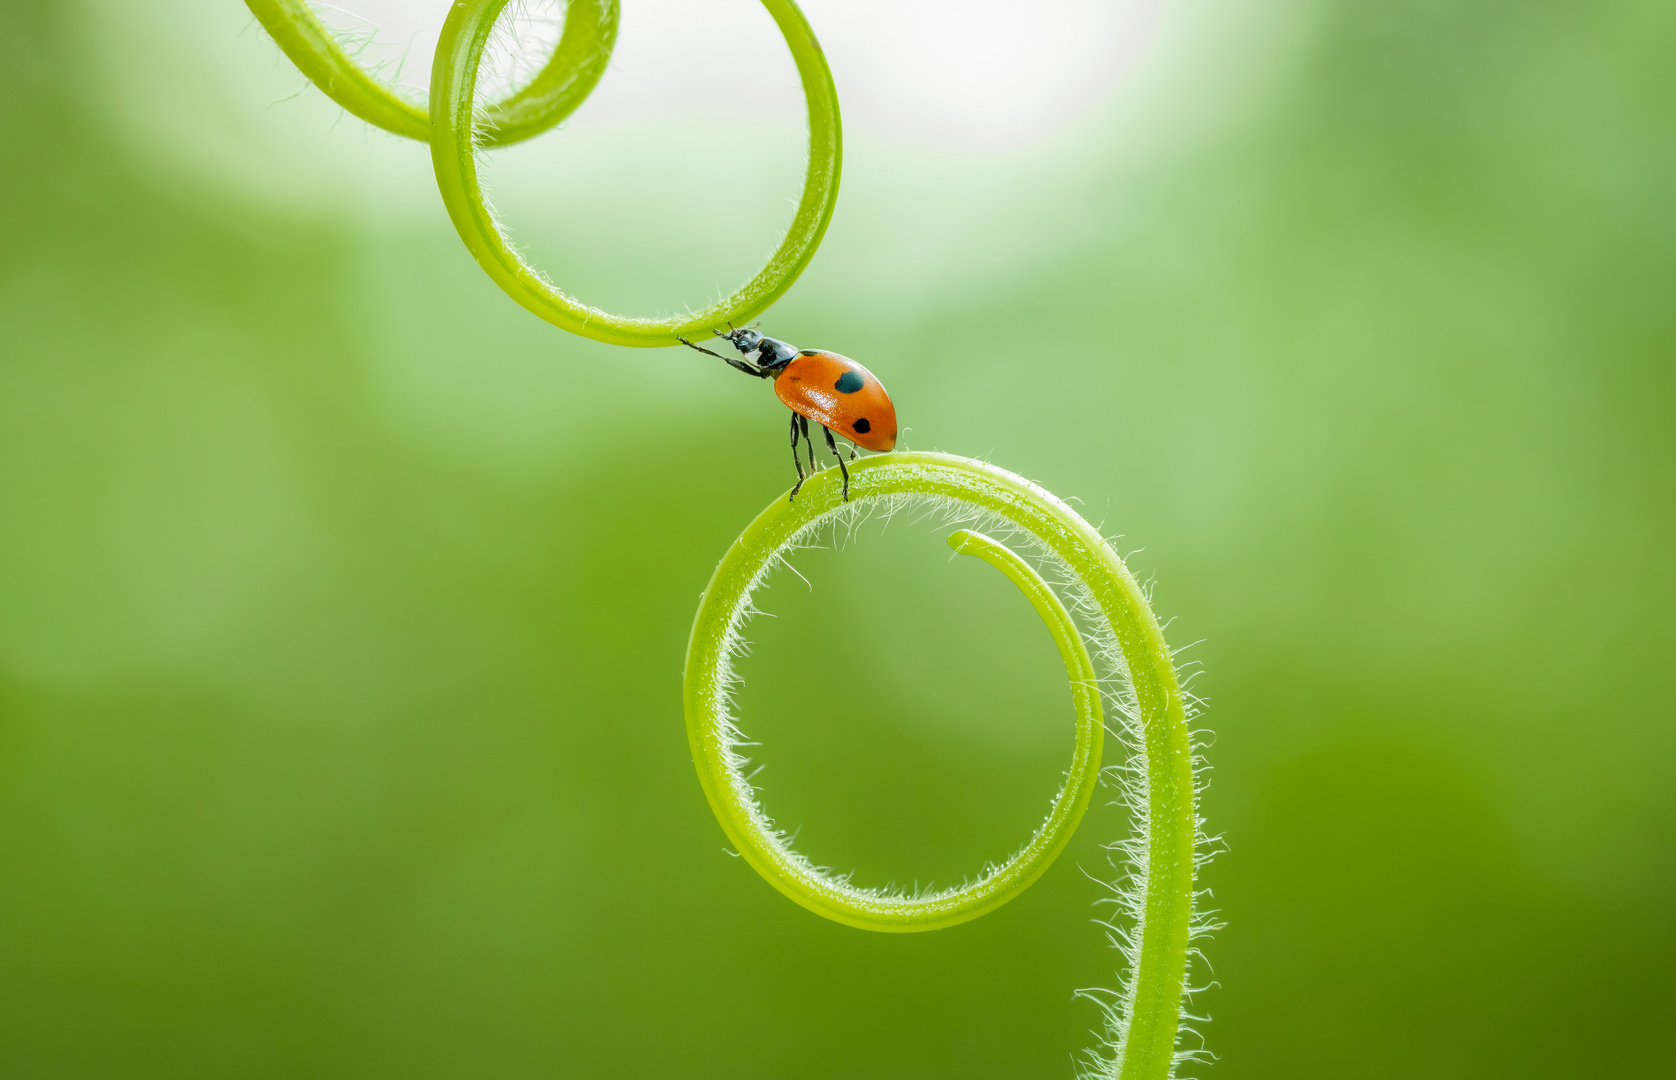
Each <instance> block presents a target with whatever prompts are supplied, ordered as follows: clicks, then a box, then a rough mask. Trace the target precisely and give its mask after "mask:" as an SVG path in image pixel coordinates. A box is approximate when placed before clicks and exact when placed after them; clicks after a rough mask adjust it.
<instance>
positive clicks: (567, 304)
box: [431, 0, 843, 347]
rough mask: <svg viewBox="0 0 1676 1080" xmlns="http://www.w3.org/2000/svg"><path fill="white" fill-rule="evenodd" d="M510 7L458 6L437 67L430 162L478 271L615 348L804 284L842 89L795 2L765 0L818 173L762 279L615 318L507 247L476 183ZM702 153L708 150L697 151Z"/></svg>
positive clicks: (826, 193)
mask: <svg viewBox="0 0 1676 1080" xmlns="http://www.w3.org/2000/svg"><path fill="white" fill-rule="evenodd" d="M507 2H508V0H459V2H456V3H455V4H454V5H453V7H451V8H450V9H449V12H448V19H447V21H446V22H444V23H443V27H442V34H441V37H440V38H439V39H438V41H437V48H436V62H435V64H434V65H433V66H432V68H431V161H432V164H433V165H434V166H435V168H436V182H437V187H438V189H439V190H440V191H441V192H442V201H443V204H444V205H446V206H447V207H448V216H449V217H450V218H452V219H453V221H454V228H455V229H456V230H458V231H459V234H460V239H461V240H463V241H464V242H465V245H466V247H467V248H468V249H469V250H470V251H471V253H472V256H473V257H474V258H476V259H477V264H478V265H479V266H481V267H482V268H483V271H484V273H486V274H488V275H489V277H490V278H491V279H493V280H494V282H495V284H497V285H499V286H500V287H501V288H502V289H503V290H505V292H506V294H507V295H508V296H510V297H512V299H514V300H516V301H518V303H520V304H522V305H523V306H524V307H525V308H527V309H528V310H530V311H532V312H534V313H535V314H536V315H539V316H541V317H542V318H543V319H546V320H547V321H548V322H550V323H552V324H553V325H555V326H558V327H560V328H562V329H565V330H569V331H570V332H572V333H575V334H581V335H582V336H583V337H590V338H593V339H594V340H596V341H603V342H607V343H609V344H613V345H634V346H642V347H657V346H665V345H675V344H678V342H677V341H676V337H677V336H681V337H708V336H709V334H710V331H711V330H720V329H722V328H724V327H726V326H727V325H729V324H744V323H747V322H749V321H750V320H751V319H753V318H755V317H756V316H757V315H759V314H761V313H762V312H763V311H765V310H766V309H767V308H768V306H769V305H770V304H772V303H773V302H774V301H775V300H777V299H779V298H780V296H781V295H782V294H784V293H785V291H786V290H787V289H789V288H790V287H791V285H792V283H793V282H794V281H796V280H797V277H798V275H799V274H801V273H802V272H803V270H804V268H805V267H806V266H808V265H809V260H810V259H812V258H814V254H815V249H816V248H817V247H818V246H819V245H820V241H821V237H822V236H824V235H825V233H826V226H827V223H828V222H829V221H830V220H831V219H832V211H833V208H834V207H835V206H836V205H837V201H838V174H839V169H840V165H841V159H842V141H843V140H842V133H841V125H840V123H839V117H838V91H837V89H836V87H834V86H833V84H832V72H831V70H830V69H828V67H827V65H826V57H825V56H824V55H823V54H822V53H821V47H820V43H819V42H818V41H816V40H815V35H814V31H812V30H811V29H810V28H809V23H808V20H806V19H805V18H804V17H803V13H802V11H800V10H799V9H798V7H797V5H796V4H795V3H793V2H792V0H762V3H763V6H764V7H765V8H767V9H768V12H769V14H770V15H772V16H773V18H774V22H775V24H776V25H777V26H778V27H779V28H780V32H781V33H782V34H783V35H784V36H785V39H786V44H787V45H788V46H790V48H791V53H792V59H793V60H795V61H796V63H797V73H798V76H799V78H801V79H802V82H803V95H804V98H805V99H806V101H807V102H808V107H809V167H808V171H807V173H806V174H805V177H804V183H803V196H802V198H801V199H800V200H799V201H798V205H797V213H796V214H795V216H794V217H793V218H792V223H791V227H790V228H789V229H788V230H787V231H786V235H785V238H784V239H783V240H781V242H780V246H779V248H778V249H776V250H775V252H774V253H773V255H771V256H770V257H769V259H768V262H767V264H766V265H764V266H763V268H762V269H761V270H759V271H758V272H757V274H756V276H755V277H753V278H751V280H750V281H748V282H746V283H745V284H744V285H743V286H741V287H740V288H739V290H738V291H737V292H735V293H734V294H733V295H732V296H730V297H728V298H727V299H725V300H722V301H720V302H718V303H716V304H713V305H711V306H710V307H707V308H705V309H704V310H702V311H699V312H697V313H693V314H687V315H682V316H676V317H670V318H663V319H651V318H631V317H627V316H622V315H613V314H611V313H609V312H606V311H601V310H600V309H598V308H595V307H590V306H589V305H587V304H585V303H583V302H581V301H580V300H577V299H575V298H573V297H571V296H568V295H566V294H565V293H564V292H562V291H560V290H559V289H558V288H556V287H555V286H554V285H553V284H552V283H551V282H549V281H548V280H547V279H546V278H545V277H543V276H542V275H541V274H540V273H539V272H538V271H537V270H536V269H535V268H534V267H532V266H531V265H530V264H529V263H528V262H526V261H525V260H524V258H523V257H522V256H521V255H519V254H518V252H516V251H515V250H513V248H512V245H511V244H509V243H508V242H507V239H506V236H505V233H504V230H503V229H502V228H501V225H500V222H499V221H498V220H496V218H495V214H494V211H493V209H491V208H490V206H489V204H488V202H487V200H486V199H485V198H484V197H483V189H482V186H481V184H480V182H479V180H478V176H477V158H476V150H477V142H476V138H475V136H474V132H473V103H474V101H475V99H476V95H477V69H478V65H479V62H480V61H481V59H482V56H483V50H484V47H485V46H486V45H487V43H488V40H489V32H490V31H491V30H492V29H493V27H494V23H495V19H496V17H497V16H498V15H499V14H500V12H501V9H502V8H504V7H505V6H506V4H507ZM692 149H693V150H695V151H696V150H700V149H703V148H702V147H696V146H695V147H693V148H692Z"/></svg>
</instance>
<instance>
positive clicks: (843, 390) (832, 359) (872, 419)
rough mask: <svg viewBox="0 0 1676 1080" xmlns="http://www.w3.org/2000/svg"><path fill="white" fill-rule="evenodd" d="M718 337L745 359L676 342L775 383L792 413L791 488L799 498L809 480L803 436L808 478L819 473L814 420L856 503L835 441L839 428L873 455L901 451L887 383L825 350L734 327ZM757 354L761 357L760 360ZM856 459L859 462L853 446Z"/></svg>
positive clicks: (847, 495) (683, 340) (847, 494)
mask: <svg viewBox="0 0 1676 1080" xmlns="http://www.w3.org/2000/svg"><path fill="white" fill-rule="evenodd" d="M712 333H714V334H715V335H716V336H717V337H719V338H726V339H727V340H728V342H729V343H730V344H732V345H733V347H734V348H735V349H738V350H739V352H740V353H741V354H743V356H744V359H737V358H735V357H732V356H723V355H722V354H721V353H718V352H711V351H710V350H709V349H706V348H703V347H701V346H698V345H694V344H693V343H692V342H690V341H688V340H687V339H686V338H684V337H677V338H676V339H675V340H677V341H679V342H680V343H681V344H683V345H685V346H686V347H687V348H689V349H697V350H698V351H699V352H701V353H704V354H705V355H707V356H714V357H716V358H717V359H718V360H724V361H726V362H727V363H728V364H730V365H731V366H733V367H735V368H738V369H739V370H740V371H743V372H744V373H745V374H747V375H755V376H756V377H757V378H759V379H773V380H774V393H775V394H777V395H779V398H780V400H781V401H783V402H785V403H786V407H787V408H789V409H790V410H791V463H792V464H793V465H795V466H796V467H797V486H796V487H793V488H792V489H791V497H792V498H793V499H795V498H797V492H798V489H800V488H802V487H803V481H804V480H805V479H806V477H805V476H804V473H803V463H802V462H801V461H799V460H798V457H797V440H798V439H799V438H800V437H801V438H802V439H803V441H804V443H806V444H807V445H808V448H809V473H808V475H809V476H813V475H814V474H815V440H814V439H811V438H810V437H809V421H811V420H813V421H814V422H815V423H817V424H819V425H820V426H821V430H823V431H825V432H826V448H827V449H828V450H830V451H832V456H833V457H834V458H837V459H838V468H839V469H840V470H841V471H842V472H843V474H844V501H845V502H848V501H849V498H850V470H849V466H847V465H845V464H844V458H843V456H842V455H840V454H839V453H838V444H837V443H836V442H834V441H833V438H832V432H833V429H837V431H838V433H839V434H840V435H842V436H844V438H846V439H848V440H850V442H852V443H854V444H856V446H863V447H866V448H867V449H869V450H879V451H885V450H893V449H895V448H896V406H894V405H892V404H891V403H890V395H889V394H887V393H885V388H884V384H882V383H880V382H879V380H878V379H876V378H874V376H873V373H872V372H871V371H868V370H867V369H866V368H864V367H862V366H861V365H860V364H858V363H856V362H855V361H854V360H851V359H850V358H849V357H847V356H839V355H838V354H837V353H834V352H826V351H824V350H821V349H801V350H799V349H797V348H794V347H793V346H791V345H787V344H786V343H785V342H783V341H779V340H777V339H775V338H771V337H764V336H763V335H761V334H759V333H757V332H756V331H755V330H749V329H746V330H734V329H732V328H731V327H729V332H728V333H726V334H724V333H722V332H721V331H720V330H715V331H712ZM752 353H755V354H756V356H755V358H754V359H753V358H752V356H751V354H752ZM850 460H851V461H854V460H855V449H854V448H853V447H852V448H851V449H850Z"/></svg>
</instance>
